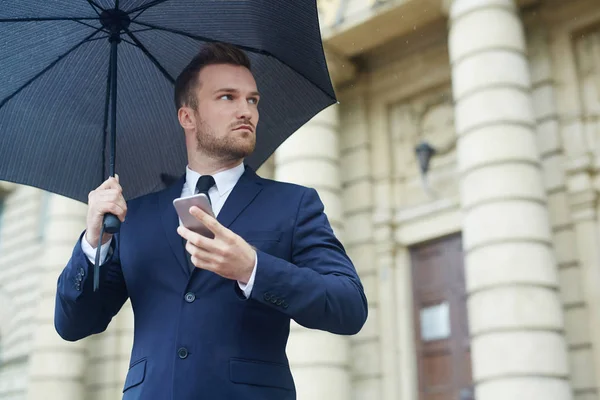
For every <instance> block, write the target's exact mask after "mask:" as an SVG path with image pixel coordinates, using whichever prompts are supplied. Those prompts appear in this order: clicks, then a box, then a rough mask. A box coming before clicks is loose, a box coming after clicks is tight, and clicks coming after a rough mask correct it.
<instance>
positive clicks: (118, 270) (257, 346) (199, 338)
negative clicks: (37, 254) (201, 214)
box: [55, 167, 367, 400]
mask: <svg viewBox="0 0 600 400" xmlns="http://www.w3.org/2000/svg"><path fill="white" fill-rule="evenodd" d="M184 179H185V177H182V178H181V179H180V180H179V181H177V182H176V183H175V184H173V185H172V186H170V187H168V188H167V189H165V190H163V191H161V192H157V193H153V194H149V195H146V196H143V197H140V198H138V199H135V200H132V201H130V202H128V212H127V217H126V220H125V222H124V223H123V224H122V226H121V230H120V232H119V233H118V234H116V235H115V237H114V240H113V244H114V246H112V248H111V251H110V252H109V256H108V257H107V260H106V261H105V262H104V263H103V265H102V266H101V268H100V271H101V278H100V289H99V291H98V292H93V287H92V286H93V285H92V284H93V282H92V281H93V272H92V271H93V266H92V264H91V263H90V262H89V261H88V259H87V257H86V256H85V255H84V253H83V251H82V249H81V245H80V242H79V241H78V244H77V245H76V246H75V248H74V250H73V254H72V257H71V259H70V260H69V263H68V264H67V266H66V267H65V269H64V270H63V271H62V273H61V275H60V277H59V279H58V290H57V295H56V308H55V327H56V330H57V332H58V333H59V334H60V336H61V337H62V338H64V339H65V340H69V341H75V340H79V339H81V338H84V337H86V336H89V335H92V334H96V333H100V332H103V331H104V330H105V329H106V328H107V326H108V324H109V322H110V321H111V319H112V318H113V316H115V315H116V314H117V312H118V311H119V310H120V308H121V307H122V305H123V303H124V302H125V301H126V300H127V298H130V299H131V303H132V307H133V312H134V320H135V331H134V344H133V349H132V352H131V360H130V361H131V362H130V368H129V372H128V374H127V377H126V382H125V386H124V394H123V399H125V400H133V399H159V400H188V399H189V400H192V399H193V400H197V399H211V400H221V399H236V400H237V399H244V400H253V399H261V400H275V399H277V400H292V399H295V398H296V392H295V387H294V382H293V379H292V375H291V373H290V368H289V364H288V360H287V357H286V353H285V348H286V343H287V340H288V335H289V328H290V319H293V320H295V321H296V322H298V323H299V324H301V325H303V326H305V327H308V328H314V329H320V330H324V331H329V332H332V333H336V334H342V335H352V334H356V333H357V332H358V331H359V330H360V329H361V328H362V326H363V325H364V323H365V320H366V318H367V299H366V297H365V294H364V291H363V287H362V284H361V282H360V280H359V277H358V275H357V273H356V270H355V268H354V266H353V264H352V262H351V261H350V259H349V258H348V257H347V255H346V253H345V251H344V248H343V247H342V245H341V243H340V242H339V241H338V240H337V239H336V238H335V236H334V234H333V231H332V229H331V227H330V225H329V222H328V220H327V217H326V215H325V214H324V213H323V204H322V202H321V200H320V199H319V197H318V195H317V192H316V191H315V190H314V189H309V188H305V187H301V186H298V185H293V184H286V183H281V182H275V181H271V180H267V179H263V178H260V177H259V176H257V175H256V174H255V173H254V171H252V170H251V169H250V168H249V167H246V171H245V172H244V174H243V175H242V177H241V178H240V180H239V181H238V183H237V184H236V186H235V187H234V189H233V191H232V192H231V194H230V195H229V198H228V199H227V201H226V203H225V204H224V206H223V208H222V210H221V212H220V213H219V216H218V220H219V221H220V223H221V224H223V225H224V226H225V227H228V228H229V229H231V230H232V231H234V232H235V233H237V234H238V235H240V236H242V237H243V238H244V239H245V240H246V241H247V242H248V243H250V244H251V245H253V246H254V247H256V249H257V254H258V264H257V270H256V276H255V282H254V287H253V289H252V294H251V296H250V297H249V298H248V299H246V298H245V297H244V295H243V293H242V292H241V290H240V289H239V286H238V284H237V282H235V281H232V280H228V279H225V278H222V277H220V276H218V275H216V274H214V273H212V272H209V271H205V270H201V269H195V270H194V271H193V272H190V270H189V268H188V264H187V259H186V256H185V249H184V243H183V239H182V238H181V237H180V236H179V235H178V234H177V232H176V229H177V225H178V217H177V214H176V213H175V210H174V208H173V205H172V201H173V199H174V198H176V197H179V196H180V194H181V189H182V186H183V183H184ZM82 236H83V234H82Z"/></svg>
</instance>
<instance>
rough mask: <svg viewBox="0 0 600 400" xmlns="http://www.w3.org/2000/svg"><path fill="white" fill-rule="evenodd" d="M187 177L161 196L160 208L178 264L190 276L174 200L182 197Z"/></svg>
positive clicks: (166, 232) (164, 226)
mask: <svg viewBox="0 0 600 400" xmlns="http://www.w3.org/2000/svg"><path fill="white" fill-rule="evenodd" d="M184 182H185V175H183V176H182V177H181V178H180V179H179V180H178V181H177V182H176V183H174V184H173V185H171V186H169V187H168V188H167V189H165V190H164V191H162V192H161V193H160V194H159V198H158V199H159V201H158V203H159V204H158V206H159V207H160V217H161V220H162V225H163V228H164V230H165V235H166V236H167V240H168V242H169V245H170V246H171V250H173V254H174V255H175V258H176V259H177V262H178V263H179V265H180V266H181V268H183V270H184V272H185V274H186V275H189V267H188V264H187V261H186V259H185V247H184V245H183V238H182V237H181V236H179V234H178V233H177V227H178V226H179V217H178V216H177V212H176V211H175V207H173V200H174V199H175V198H177V197H180V196H181V190H182V189H183V183H184Z"/></svg>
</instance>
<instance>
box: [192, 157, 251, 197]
mask: <svg viewBox="0 0 600 400" xmlns="http://www.w3.org/2000/svg"><path fill="white" fill-rule="evenodd" d="M244 170H245V167H244V163H243V162H241V163H239V164H238V165H237V166H235V167H233V168H230V169H226V170H224V171H220V172H217V173H216V174H214V175H213V178H214V179H215V186H216V187H217V192H218V193H219V196H223V195H225V194H226V193H228V192H229V191H230V190H231V189H233V187H234V186H235V184H236V183H237V181H238V180H239V179H240V177H241V176H242V174H243V173H244ZM200 176H201V175H200V174H199V173H197V172H196V171H193V170H191V169H190V167H189V166H186V167H185V183H186V185H187V187H188V188H190V189H191V191H192V193H193V192H194V188H195V187H196V183H197V182H198V179H200Z"/></svg>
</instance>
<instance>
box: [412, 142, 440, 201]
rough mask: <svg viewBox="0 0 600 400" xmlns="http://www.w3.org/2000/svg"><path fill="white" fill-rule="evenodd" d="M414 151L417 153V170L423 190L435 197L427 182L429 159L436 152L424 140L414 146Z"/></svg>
mask: <svg viewBox="0 0 600 400" xmlns="http://www.w3.org/2000/svg"><path fill="white" fill-rule="evenodd" d="M415 153H416V155H417V160H418V161H419V171H420V172H421V184H422V185H423V190H424V191H425V193H427V194H428V195H429V197H432V198H434V197H437V195H436V193H435V192H434V191H433V190H432V189H431V187H429V184H428V183H427V172H428V171H429V162H430V161H431V157H433V156H434V155H435V154H437V150H436V149H435V148H433V147H432V146H431V145H430V144H429V143H427V142H426V141H422V142H421V143H419V144H418V145H417V146H416V147H415Z"/></svg>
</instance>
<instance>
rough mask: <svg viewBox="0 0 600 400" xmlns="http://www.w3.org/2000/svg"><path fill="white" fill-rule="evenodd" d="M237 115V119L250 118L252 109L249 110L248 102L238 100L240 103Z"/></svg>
mask: <svg viewBox="0 0 600 400" xmlns="http://www.w3.org/2000/svg"><path fill="white" fill-rule="evenodd" d="M237 114H238V115H237V117H238V118H239V119H247V120H250V119H251V118H252V111H251V110H250V106H249V105H248V102H247V101H245V100H242V101H240V105H239V107H238V112H237Z"/></svg>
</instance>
